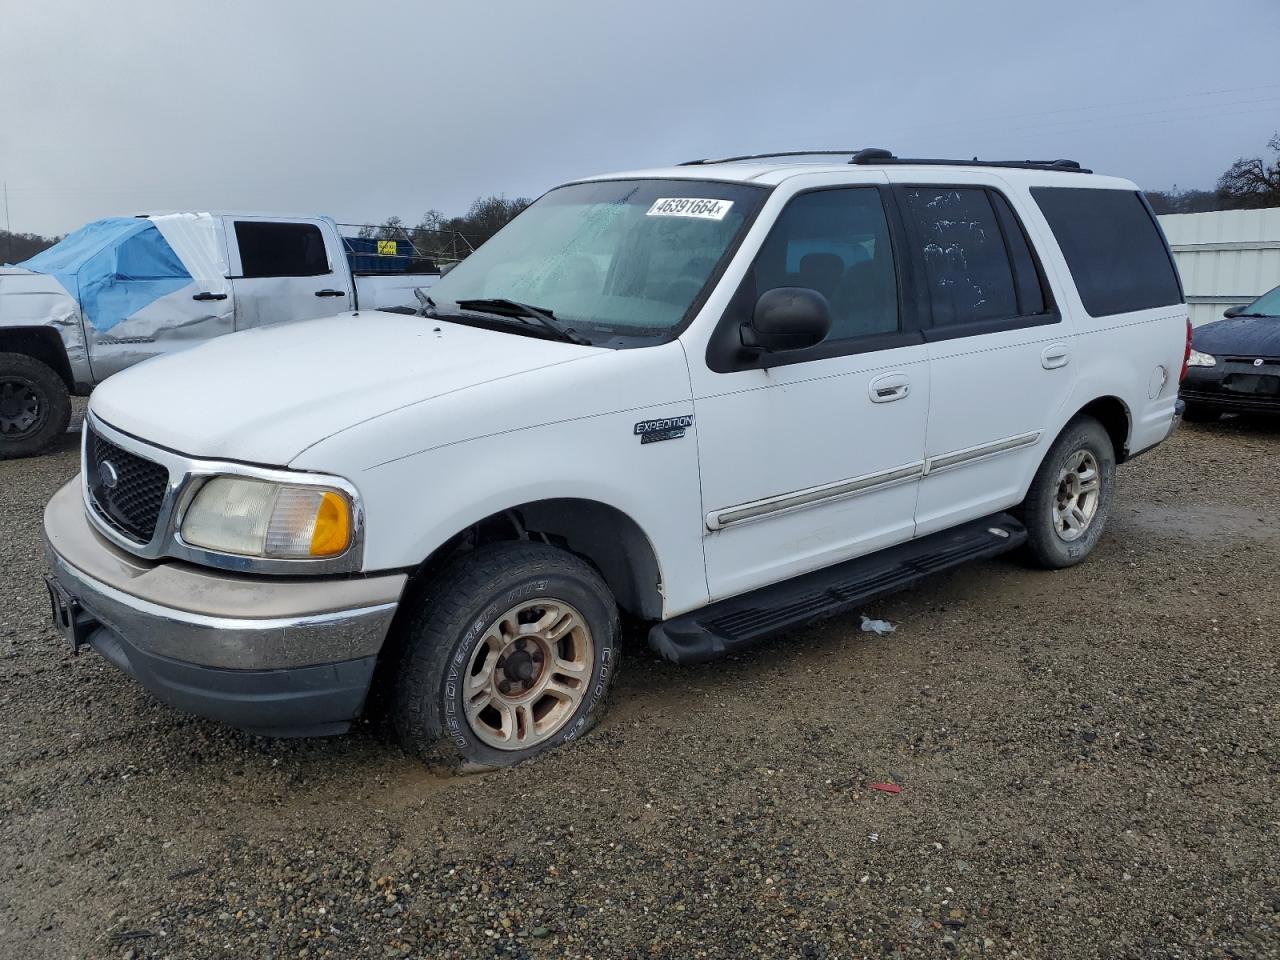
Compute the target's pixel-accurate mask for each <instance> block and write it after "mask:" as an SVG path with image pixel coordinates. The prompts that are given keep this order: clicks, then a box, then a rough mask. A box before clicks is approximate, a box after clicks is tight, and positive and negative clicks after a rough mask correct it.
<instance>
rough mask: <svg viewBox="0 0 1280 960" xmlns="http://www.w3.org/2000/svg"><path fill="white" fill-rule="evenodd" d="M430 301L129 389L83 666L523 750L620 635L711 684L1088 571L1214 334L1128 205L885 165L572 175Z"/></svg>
mask: <svg viewBox="0 0 1280 960" xmlns="http://www.w3.org/2000/svg"><path fill="white" fill-rule="evenodd" d="M421 299H422V301H423V307H422V309H421V310H419V311H418V312H417V313H416V314H413V313H393V312H374V311H360V312H357V313H344V314H339V315H337V316H334V317H331V318H327V319H320V320H312V321H309V322H307V323H299V324H284V325H276V326H272V327H269V328H262V329H257V330H251V331H247V332H245V333H241V334H234V335H231V336H229V337H224V338H221V339H218V340H215V341H212V342H210V343H207V344H205V345H202V346H200V347H198V348H195V349H192V350H189V351H186V352H184V353H180V354H176V355H173V356H170V357H166V358H163V359H161V360H157V361H152V362H149V363H146V364H142V365H141V366H139V367H136V368H134V369H131V370H129V371H126V372H125V373H122V374H120V375H119V376H116V377H113V378H112V379H110V380H109V381H108V382H107V383H105V384H104V385H103V386H101V387H100V388H99V389H98V391H97V392H96V393H94V395H93V398H92V402H91V404H90V410H89V414H88V417H87V419H86V425H85V431H84V462H83V475H82V477H80V478H78V479H77V480H75V481H73V482H72V483H71V484H68V485H67V487H65V488H64V489H63V490H61V491H60V492H59V493H58V494H57V495H56V496H55V497H54V498H53V500H52V501H51V503H50V504H49V506H48V509H47V512H46V517H45V530H46V538H47V541H48V547H49V549H48V556H49V562H50V565H51V576H50V578H49V589H50V594H51V597H52V600H53V604H54V610H55V617H56V619H57V620H58V622H59V623H60V625H61V627H62V629H63V631H64V632H65V633H66V635H67V636H68V638H69V640H70V642H71V644H72V646H73V647H74V648H76V649H78V648H79V647H80V646H82V645H88V646H91V647H93V648H94V649H95V650H96V651H97V652H98V653H100V654H101V655H103V656H105V657H107V658H108V659H109V660H111V661H112V662H113V663H115V664H116V665H117V666H119V667H120V668H122V669H123V670H124V671H126V672H127V673H129V674H131V675H132V676H134V677H136V678H137V679H138V680H140V681H141V682H142V683H143V684H144V685H145V686H146V687H147V688H148V689H150V690H151V691H152V692H153V693H154V694H155V695H156V696H158V697H160V698H161V699H163V700H166V701H168V702H170V703H172V704H174V705H175V706H178V707H180V708H183V709H187V710H190V711H192V712H195V713H200V714H204V715H206V716H210V717H215V718H217V719H220V720H224V721H227V722H229V723H233V724H236V725H237V726H241V727H244V728H248V729H253V730H258V731H261V732H266V733H271V734H282V735H287V734H314V733H334V732H340V731H342V730H345V729H346V728H347V726H348V725H349V724H350V722H351V721H352V720H353V719H354V718H356V717H357V716H359V714H360V713H361V711H362V710H363V708H364V704H365V701H366V697H367V695H368V693H369V691H370V688H371V686H373V685H375V682H376V683H377V684H385V685H386V687H387V689H388V690H389V691H390V693H391V700H392V703H393V710H394V715H395V719H396V723H397V727H398V729H399V731H400V733H401V735H402V736H403V738H404V741H405V743H406V744H407V745H408V746H409V747H410V748H411V749H413V750H415V751H416V752H418V753H420V754H421V755H422V756H424V757H426V758H428V759H438V760H445V761H453V762H458V761H462V760H465V761H469V762H470V763H473V764H480V765H503V764H510V763H514V762H517V761H519V760H521V759H524V758H526V757H528V756H530V755H531V754H534V753H536V752H538V751H541V750H543V749H546V748H548V747H551V746H554V745H556V744H560V743H564V742H566V741H568V740H571V739H573V738H575V737H577V736H579V735H580V734H582V733H583V732H584V731H585V730H587V729H588V728H589V727H590V726H591V724H592V723H593V722H594V721H595V720H596V719H597V718H598V716H599V714H600V712H601V710H602V708H603V704H604V701H605V697H606V694H607V692H608V690H609V687H610V684H611V682H612V680H613V678H614V675H615V673H616V671H617V665H618V635H619V617H620V614H622V613H625V614H628V615H630V616H631V617H633V618H635V619H636V620H639V621H643V622H647V623H649V624H651V626H650V627H649V642H650V644H651V645H652V646H653V648H654V649H655V650H657V651H658V652H659V653H661V654H662V655H663V656H665V657H667V658H668V659H671V660H674V661H676V662H680V663H689V662H695V661H703V660H707V659H710V658H713V657H716V656H720V655H722V654H724V653H726V652H728V651H732V650H736V649H739V648H741V647H742V646H744V645H746V644H750V643H754V642H756V641H759V640H761V639H763V638H766V637H769V636H773V635H776V634H779V633H781V632H784V631H786V630H788V629H792V628H794V627H796V626H797V625H800V624H804V623H806V622H809V621H812V620H813V619H815V618H818V617H822V616H828V615H832V614H837V613H840V612H842V611H846V610H848V609H850V608H851V607H853V606H855V605H857V604H861V603H864V602H865V601H866V600H868V599H869V598H871V597H873V596H876V595H879V594H883V593H885V592H887V591H890V590H894V589H899V588H902V587H904V586H906V585H908V584H910V583H912V582H913V581H915V580H918V579H919V578H920V577H922V576H924V575H926V574H928V573H932V572H935V571H938V570H942V569H945V568H948V567H951V566H954V565H956V564H958V563H961V562H963V561H965V560H968V559H971V558H975V557H987V556H992V555H994V554H997V553H1001V552H1004V551H1008V550H1013V549H1015V548H1022V549H1023V550H1024V552H1025V553H1026V554H1027V555H1028V556H1029V557H1030V558H1031V559H1032V560H1033V561H1034V562H1036V563H1038V564H1039V565H1041V566H1045V567H1064V566H1067V565H1070V564H1073V563H1077V562H1079V561H1080V560H1082V559H1084V557H1085V556H1086V555H1087V554H1088V553H1089V551H1090V550H1091V549H1093V547H1094V545H1095V544H1096V543H1097V542H1098V538H1099V536H1100V535H1101V533H1102V529H1103V524H1104V522H1105V520H1106V517H1107V512H1108V509H1109V507H1110V502H1111V497H1112V489H1113V482H1114V471H1115V465H1116V464H1117V463H1120V462H1123V461H1124V460H1126V459H1127V458H1130V457H1132V456H1134V455H1136V454H1138V453H1140V452H1142V451H1144V450H1146V449H1148V448H1150V447H1151V446H1153V445H1155V444H1157V443H1159V442H1160V441H1161V440H1163V439H1164V438H1165V437H1166V436H1168V434H1169V433H1170V431H1171V430H1172V429H1173V427H1174V425H1175V424H1176V422H1177V420H1178V409H1179V408H1178V400H1177V394H1178V380H1179V370H1180V368H1183V366H1184V363H1185V360H1186V352H1187V343H1188V337H1187V332H1188V324H1187V311H1186V307H1185V306H1184V303H1183V297H1182V292H1181V288H1180V285H1179V281H1178V276H1177V273H1176V271H1175V269H1174V266H1173V263H1172V260H1171V258H1170V256H1169V252H1168V248H1167V246H1166V244H1165V242H1164V238H1163V236H1162V234H1161V232H1160V229H1159V227H1158V226H1157V224H1156V221H1155V218H1154V217H1153V216H1152V214H1151V211H1150V209H1149V208H1148V206H1147V204H1146V203H1145V202H1144V200H1143V198H1142V194H1141V193H1139V192H1138V190H1137V188H1136V187H1135V186H1134V185H1133V184H1132V183H1130V182H1128V181H1125V180H1118V179H1112V178H1108V177H1100V176H1093V175H1091V174H1090V173H1089V172H1088V171H1086V170H1082V169H1080V167H1079V166H1078V165H1077V164H1074V163H1071V162H1069V161H1055V162H1047V163H1034V162H1009V163H990V162H989V163H976V162H975V163H957V162H949V161H946V162H943V161H930V160H905V159H898V158H895V157H893V156H892V155H890V154H889V153H887V152H886V151H883V150H864V151H860V152H856V153H852V154H849V153H844V154H840V155H834V156H818V155H804V156H803V157H798V156H792V155H783V156H777V155H771V156H757V157H745V158H731V159H728V160H722V161H698V162H695V163H691V164H685V165H681V166H678V167H673V168H664V169H659V170H647V171H643V172H638V173H630V174H621V175H615V176H608V177H600V178H597V179H592V180H586V181H581V182H577V183H571V184H568V185H566V186H563V187H559V188H557V189H555V190H552V191H551V192H549V193H548V194H546V195H545V196H544V197H542V198H541V199H540V200H538V201H537V202H536V203H535V204H533V205H532V206H531V207H530V208H529V209H528V210H527V211H525V212H524V213H523V214H521V215H520V216H519V217H518V218H517V219H516V220H515V221H513V222H512V223H511V224H510V225H508V226H507V227H506V228H505V229H504V230H503V231H502V232H501V233H499V234H498V235H497V236H496V237H494V238H493V239H492V240H491V241H489V242H488V243H487V244H485V245H484V247H482V248H481V249H480V250H478V251H477V252H476V253H475V254H474V255H473V256H471V257H470V258H469V259H468V260H466V261H465V262H463V263H462V264H461V265H460V266H459V267H457V269H455V270H454V271H452V272H451V273H449V274H448V275H447V276H446V277H444V278H443V279H442V280H441V281H440V282H439V283H438V284H437V285H436V286H435V287H433V288H432V289H431V291H430V294H429V296H428V295H427V294H425V293H423V294H422V295H421ZM375 677H376V678H377V679H376V681H375Z"/></svg>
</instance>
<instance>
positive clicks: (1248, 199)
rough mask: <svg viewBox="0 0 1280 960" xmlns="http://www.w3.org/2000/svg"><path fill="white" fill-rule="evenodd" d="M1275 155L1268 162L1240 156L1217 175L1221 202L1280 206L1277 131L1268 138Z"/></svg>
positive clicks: (1279, 145)
mask: <svg viewBox="0 0 1280 960" xmlns="http://www.w3.org/2000/svg"><path fill="white" fill-rule="evenodd" d="M1267 148H1268V149H1269V150H1271V152H1272V153H1275V154H1277V156H1276V158H1275V159H1274V160H1273V161H1272V162H1271V164H1270V165H1268V164H1267V162H1266V160H1264V159H1263V158H1262V157H1254V158H1253V159H1245V158H1244V157H1241V158H1240V159H1239V160H1237V161H1236V162H1235V163H1233V164H1232V165H1231V167H1230V168H1229V169H1228V170H1227V172H1226V173H1224V174H1223V175H1222V176H1221V177H1219V178H1218V196H1219V197H1220V198H1221V199H1222V201H1223V202H1224V204H1226V205H1228V206H1231V207H1237V208H1257V207H1280V133H1277V134H1275V135H1274V136H1273V137H1272V138H1271V139H1270V140H1268V141H1267Z"/></svg>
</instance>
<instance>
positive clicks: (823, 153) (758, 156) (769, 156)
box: [676, 150, 863, 167]
mask: <svg viewBox="0 0 1280 960" xmlns="http://www.w3.org/2000/svg"><path fill="white" fill-rule="evenodd" d="M862 152H863V151H861V150H783V151H781V152H779V153H744V154H743V155H742V156H740V157H715V158H711V157H707V158H704V159H702V160H686V161H684V162H683V163H677V164H676V166H677V167H700V166H703V165H704V164H709V163H737V162H739V161H741V160H773V159H776V158H778V157H848V156H851V155H857V154H859V153H862Z"/></svg>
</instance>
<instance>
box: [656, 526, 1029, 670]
mask: <svg viewBox="0 0 1280 960" xmlns="http://www.w3.org/2000/svg"><path fill="white" fill-rule="evenodd" d="M1026 539H1027V530H1026V528H1025V527H1024V526H1023V525H1022V524H1021V523H1019V522H1018V521H1017V520H1015V519H1014V518H1013V517H1011V516H1010V515H1009V514H1007V513H998V514H995V515H994V516H990V517H986V518H985V519H982V520H974V521H971V522H970V523H966V524H962V525H961V526H958V527H954V528H952V529H950V530H944V531H942V532H941V533H935V534H932V535H930V536H927V537H922V538H921V539H919V540H911V541H908V542H907V543H902V544H899V545H898V546H896V547H889V548H887V549H885V550H879V551H877V552H875V553H872V554H868V555H867V556H865V557H858V558H857V559H854V560H849V561H846V562H845V563H841V564H838V565H836V566H834V567H828V568H827V569H825V570H815V571H814V572H813V573H806V574H804V575H803V576H799V577H796V578H794V579H792V580H786V581H783V582H782V583H775V584H771V585H770V586H767V587H761V588H760V589H759V590H753V591H752V592H750V593H746V594H743V595H741V596H737V597H730V598H728V599H727V600H720V601H718V602H717V603H713V604H710V605H709V606H705V607H702V608H701V609H699V610H694V611H691V612H690V613H686V614H682V615H680V616H678V617H673V618H672V619H670V620H667V621H665V622H663V623H659V624H655V625H654V626H653V627H652V629H650V631H649V646H650V647H652V648H653V649H654V650H656V651H657V652H658V653H659V654H661V655H662V656H663V657H664V658H666V659H667V660H670V661H671V662H672V663H681V664H685V663H705V662H706V661H708V660H715V659H717V658H719V657H723V656H726V655H728V654H730V653H736V652H737V651H739V650H742V649H744V648H746V647H749V646H751V645H752V644H755V643H758V642H760V641H761V640H765V639H768V638H769V637H772V636H776V635H777V634H779V633H783V632H785V631H787V630H793V629H795V628H796V627H802V626H804V625H805V624H809V623H813V622H814V621H815V620H822V619H825V618H827V617H833V616H836V615H838V614H841V613H845V612H847V611H849V610H850V609H852V608H853V607H856V606H858V605H860V604H864V603H866V602H867V601H869V600H873V599H875V598H877V597H883V596H885V595H886V594H890V593H896V592H897V591H899V590H905V589H906V588H907V587H910V586H911V585H912V584H914V583H915V582H916V581H917V580H920V579H923V578H924V577H927V576H928V575H929V574H932V573H940V572H941V571H943V570H950V569H951V568H952V567H958V566H960V565H961V564H962V563H967V562H969V561H970V560H982V559H985V558H987V557H994V556H997V555H999V554H1001V553H1007V552H1008V551H1010V550H1013V549H1016V548H1017V547H1020V546H1022V544H1023V543H1025V542H1026Z"/></svg>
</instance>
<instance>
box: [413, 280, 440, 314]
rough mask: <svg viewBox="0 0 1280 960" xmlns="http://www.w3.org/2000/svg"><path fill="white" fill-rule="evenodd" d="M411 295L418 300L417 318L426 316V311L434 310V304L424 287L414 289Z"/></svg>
mask: <svg viewBox="0 0 1280 960" xmlns="http://www.w3.org/2000/svg"><path fill="white" fill-rule="evenodd" d="M413 295H414V296H415V297H417V298H418V316H420V317H425V316H427V311H428V310H434V309H435V308H436V302H435V301H434V300H432V299H431V297H430V296H429V295H428V294H427V288H426V287H414V288H413Z"/></svg>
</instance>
